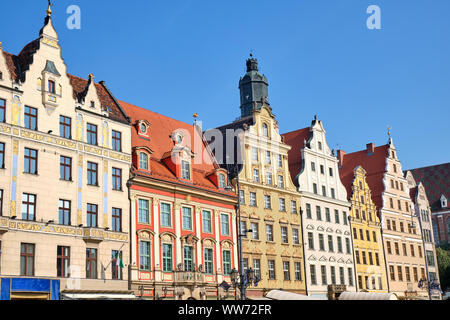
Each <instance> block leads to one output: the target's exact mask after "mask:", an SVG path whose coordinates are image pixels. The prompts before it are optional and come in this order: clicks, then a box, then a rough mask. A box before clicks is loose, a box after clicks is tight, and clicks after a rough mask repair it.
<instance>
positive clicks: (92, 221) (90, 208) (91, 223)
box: [86, 203, 98, 228]
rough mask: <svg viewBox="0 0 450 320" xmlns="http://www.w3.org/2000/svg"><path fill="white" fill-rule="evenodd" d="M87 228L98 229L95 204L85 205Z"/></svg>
mask: <svg viewBox="0 0 450 320" xmlns="http://www.w3.org/2000/svg"><path fill="white" fill-rule="evenodd" d="M86 223H87V227H88V228H97V227H98V206H97V205H96V204H90V203H88V204H87V221H86Z"/></svg>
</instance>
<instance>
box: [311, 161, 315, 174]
mask: <svg viewBox="0 0 450 320" xmlns="http://www.w3.org/2000/svg"><path fill="white" fill-rule="evenodd" d="M311 171H312V172H316V164H315V163H314V162H311Z"/></svg>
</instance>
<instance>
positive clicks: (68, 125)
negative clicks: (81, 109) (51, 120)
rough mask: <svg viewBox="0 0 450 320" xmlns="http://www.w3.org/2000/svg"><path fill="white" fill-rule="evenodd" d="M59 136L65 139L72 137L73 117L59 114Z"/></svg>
mask: <svg viewBox="0 0 450 320" xmlns="http://www.w3.org/2000/svg"><path fill="white" fill-rule="evenodd" d="M59 136H60V137H61V138H65V139H72V119H71V118H68V117H65V116H59Z"/></svg>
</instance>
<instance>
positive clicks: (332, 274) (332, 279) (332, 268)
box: [330, 266, 336, 284]
mask: <svg viewBox="0 0 450 320" xmlns="http://www.w3.org/2000/svg"><path fill="white" fill-rule="evenodd" d="M330 271H331V283H332V284H336V267H334V266H331V267H330Z"/></svg>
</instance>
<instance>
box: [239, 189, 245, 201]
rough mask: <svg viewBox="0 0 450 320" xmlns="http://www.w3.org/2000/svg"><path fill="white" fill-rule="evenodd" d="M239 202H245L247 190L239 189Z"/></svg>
mask: <svg viewBox="0 0 450 320" xmlns="http://www.w3.org/2000/svg"><path fill="white" fill-rule="evenodd" d="M239 202H240V204H245V192H244V190H239Z"/></svg>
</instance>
